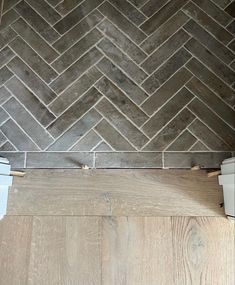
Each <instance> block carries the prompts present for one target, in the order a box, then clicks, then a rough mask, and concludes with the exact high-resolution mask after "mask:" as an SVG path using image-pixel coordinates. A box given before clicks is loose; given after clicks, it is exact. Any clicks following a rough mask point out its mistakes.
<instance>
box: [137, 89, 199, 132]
mask: <svg viewBox="0 0 235 285" xmlns="http://www.w3.org/2000/svg"><path fill="white" fill-rule="evenodd" d="M193 97H194V96H193V95H192V94H191V93H190V92H189V91H188V90H187V89H186V88H183V89H181V90H180V91H179V92H178V93H177V94H176V95H175V96H174V97H173V98H172V99H171V100H170V101H169V102H168V103H167V104H166V105H164V106H163V107H162V108H161V109H160V110H159V111H158V112H157V113H156V114H154V115H153V116H152V117H151V118H150V120H149V121H148V122H147V123H146V124H144V125H143V127H142V129H143V131H144V133H145V134H147V135H148V136H149V137H153V136H154V135H155V134H156V133H157V132H158V131H159V130H160V129H161V128H163V127H164V126H165V125H166V124H167V123H168V122H169V121H170V120H171V119H172V118H173V117H174V116H175V115H176V114H177V113H178V112H179V111H180V110H181V109H182V108H183V107H185V105H186V104H187V103H189V101H190V100H192V99H193Z"/></svg>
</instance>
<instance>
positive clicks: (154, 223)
mask: <svg viewBox="0 0 235 285" xmlns="http://www.w3.org/2000/svg"><path fill="white" fill-rule="evenodd" d="M234 230H235V229H234V224H232V223H231V222H230V221H228V220H227V219H226V218H222V217H221V218H220V217H206V218H202V217H195V218H193V217H103V218H102V217H65V216H63V217H61V216H60V217H59V216H58V217H55V216H54V217H45V216H44V217H37V216H35V217H19V216H18V217H6V218H5V219H4V220H3V221H1V222H0V284H1V285H6V284H7V285H18V284H20V285H21V284H22V285H32V284H34V285H78V284H79V285H80V284H84V285H146V284H148V285H156V284H157V285H158V284H159V285H191V284H193V285H233V284H234V283H233V281H234V273H235V268H234V266H235V255H234Z"/></svg>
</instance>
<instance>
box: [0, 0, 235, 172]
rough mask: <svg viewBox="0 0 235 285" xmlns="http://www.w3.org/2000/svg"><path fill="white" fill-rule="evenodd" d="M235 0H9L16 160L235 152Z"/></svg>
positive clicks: (3, 66) (120, 161) (127, 162)
mask: <svg viewBox="0 0 235 285" xmlns="http://www.w3.org/2000/svg"><path fill="white" fill-rule="evenodd" d="M234 14H235V2H232V1H231V0H191V1H188V0H171V1H169V0H158V1H156V0H149V1H146V0H109V1H103V0H64V1H62V0H25V1H21V0H4V1H3V11H2V20H1V25H0V151H1V153H2V154H3V155H5V156H7V157H9V158H10V159H11V160H12V162H14V166H15V167H78V166H79V165H80V164H84V163H85V164H88V165H89V166H90V167H98V168H99V167H101V168H103V167H188V166H190V165H191V164H195V163H199V164H201V165H202V166H204V167H216V166H218V165H219V163H220V162H221V160H222V159H223V158H225V157H228V156H230V155H231V152H232V151H233V150H235V131H234V129H235V113H234V106H235V90H234V87H235V84H234V83H235V55H234V52H235V40H234V33H235V21H234V18H233V17H234V16H235V15H234Z"/></svg>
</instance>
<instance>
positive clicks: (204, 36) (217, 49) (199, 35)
mask: <svg viewBox="0 0 235 285" xmlns="http://www.w3.org/2000/svg"><path fill="white" fill-rule="evenodd" d="M184 29H185V30H186V31H187V32H188V33H190V34H191V35H192V36H193V37H194V38H195V39H196V40H198V41H199V42H200V43H201V44H202V45H204V46H205V47H207V49H208V50H210V51H211V52H212V53H213V54H215V55H216V56H217V57H218V58H220V59H221V60H222V61H223V62H225V63H227V64H229V63H230V62H231V61H233V60H234V59H235V55H234V54H233V53H232V52H231V51H230V50H229V49H228V48H227V47H226V46H225V45H223V44H222V43H221V42H219V41H218V40H216V39H215V38H214V37H213V36H211V35H210V34H209V33H208V32H207V31H206V30H205V29H203V28H202V27H201V26H200V25H198V24H197V23H196V22H195V21H193V20H190V21H189V22H188V23H187V24H185V25H184Z"/></svg>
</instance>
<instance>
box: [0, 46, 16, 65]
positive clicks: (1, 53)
mask: <svg viewBox="0 0 235 285" xmlns="http://www.w3.org/2000/svg"><path fill="white" fill-rule="evenodd" d="M14 56H15V55H14V53H13V52H12V51H11V49H10V48H9V47H8V46H6V47H5V48H3V49H2V50H0V68H1V67H2V66H3V65H5V64H6V63H7V62H8V61H10V60H11V59H12V58H13V57H14Z"/></svg>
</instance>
